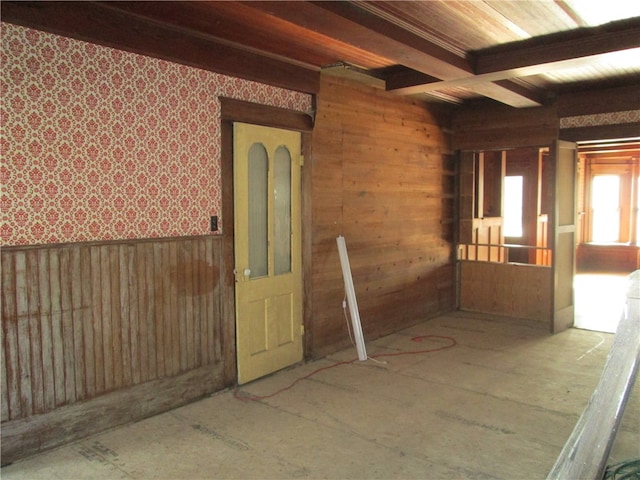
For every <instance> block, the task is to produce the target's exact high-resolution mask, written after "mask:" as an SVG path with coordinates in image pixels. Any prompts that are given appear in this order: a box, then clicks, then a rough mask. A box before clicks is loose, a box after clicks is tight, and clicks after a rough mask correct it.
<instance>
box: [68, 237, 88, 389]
mask: <svg viewBox="0 0 640 480" xmlns="http://www.w3.org/2000/svg"><path fill="white" fill-rule="evenodd" d="M69 252H70V257H71V258H70V261H71V264H70V267H71V271H70V272H69V279H70V280H71V281H70V282H69V283H68V284H67V285H66V286H67V288H69V289H70V290H71V295H70V298H71V307H70V310H71V319H72V331H73V337H72V340H73V350H72V353H73V364H74V372H75V377H74V383H75V390H76V399H77V400H78V401H80V400H83V399H84V398H86V395H87V393H86V384H85V358H84V324H85V321H86V319H85V313H86V309H85V308H83V305H82V290H83V289H84V288H85V287H84V285H83V277H82V270H81V266H80V252H81V249H79V248H74V249H69Z"/></svg>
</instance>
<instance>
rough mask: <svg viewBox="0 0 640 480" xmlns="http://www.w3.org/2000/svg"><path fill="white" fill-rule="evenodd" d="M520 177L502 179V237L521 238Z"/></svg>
mask: <svg viewBox="0 0 640 480" xmlns="http://www.w3.org/2000/svg"><path fill="white" fill-rule="evenodd" d="M522 182H523V177H522V175H519V176H510V177H504V214H503V222H504V223H503V225H502V229H503V235H504V236H505V237H521V236H522Z"/></svg>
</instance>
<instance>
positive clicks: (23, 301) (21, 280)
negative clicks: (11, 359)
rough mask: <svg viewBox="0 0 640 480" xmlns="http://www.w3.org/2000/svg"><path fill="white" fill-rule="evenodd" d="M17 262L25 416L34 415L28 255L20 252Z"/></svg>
mask: <svg viewBox="0 0 640 480" xmlns="http://www.w3.org/2000/svg"><path fill="white" fill-rule="evenodd" d="M15 261H16V265H15V266H16V270H15V282H16V283H15V285H16V320H17V324H18V329H17V331H18V355H17V361H18V374H19V381H18V383H19V389H20V390H19V392H20V393H19V397H20V410H21V411H22V413H23V415H32V414H33V392H32V391H31V339H30V337H29V317H28V297H27V278H26V276H27V272H26V263H27V261H26V254H25V253H24V252H18V253H17V254H16V260H15Z"/></svg>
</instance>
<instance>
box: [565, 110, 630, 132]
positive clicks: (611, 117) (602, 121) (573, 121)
mask: <svg viewBox="0 0 640 480" xmlns="http://www.w3.org/2000/svg"><path fill="white" fill-rule="evenodd" d="M634 122H640V110H627V111H624V112H611V113H600V114H596V115H576V116H575V117H563V118H561V119H560V128H574V127H593V126H600V125H617V124H620V123H634Z"/></svg>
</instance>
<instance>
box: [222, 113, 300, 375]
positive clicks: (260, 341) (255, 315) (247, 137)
mask: <svg viewBox="0 0 640 480" xmlns="http://www.w3.org/2000/svg"><path fill="white" fill-rule="evenodd" d="M300 143H301V136H300V133H299V132H293V131H289V130H281V129H276V128H269V127H262V126H257V125H248V124H242V123H236V124H234V197H235V199H234V204H235V212H234V213H235V215H234V218H235V221H234V223H235V225H234V227H235V234H234V236H235V277H236V343H237V345H236V346H237V358H238V383H239V384H243V383H246V382H249V381H251V380H254V379H256V378H259V377H262V376H264V375H267V374H269V373H271V372H275V371H277V370H280V369H282V368H284V367H287V366H289V365H292V364H294V363H296V362H298V361H300V360H301V359H302V333H303V332H302V265H301V263H302V262H301V246H300V245H301V244H300V164H301V161H300V159H301V154H300Z"/></svg>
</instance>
